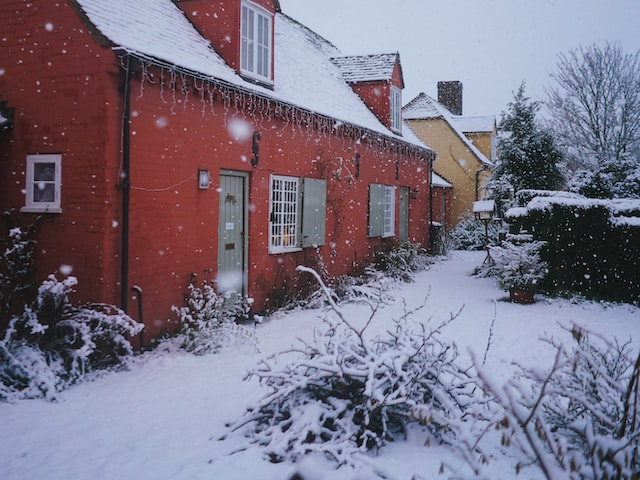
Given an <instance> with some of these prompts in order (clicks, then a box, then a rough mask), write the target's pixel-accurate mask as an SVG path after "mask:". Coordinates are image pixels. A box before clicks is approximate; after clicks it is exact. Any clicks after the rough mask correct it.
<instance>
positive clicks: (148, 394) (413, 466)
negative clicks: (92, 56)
mask: <svg viewBox="0 0 640 480" xmlns="http://www.w3.org/2000/svg"><path fill="white" fill-rule="evenodd" d="M483 255H484V253H483V252H453V253H452V254H451V255H450V258H449V259H447V260H443V261H438V262H437V263H436V264H434V265H433V266H432V267H431V268H430V269H429V270H428V271H425V272H421V273H420V274H418V275H417V277H416V281H415V282H414V283H410V284H402V285H399V286H397V287H396V288H395V289H394V290H393V291H392V292H391V294H392V296H393V298H394V302H393V303H392V304H390V305H387V306H385V307H384V308H383V309H382V310H381V311H380V313H379V314H378V315H377V317H376V323H375V324H373V325H372V329H374V330H375V329H383V328H385V324H388V320H389V319H390V318H397V317H398V316H399V315H400V314H401V312H402V311H403V308H405V307H404V306H403V305H404V303H406V307H407V308H411V306H415V305H418V304H421V303H422V302H423V301H424V299H425V298H426V297H427V296H428V299H427V303H426V307H425V308H424V309H423V310H422V311H421V312H420V313H419V314H418V315H421V316H422V317H424V318H428V317H432V322H440V321H443V320H445V319H447V318H449V316H450V314H451V313H455V312H457V311H458V310H459V309H460V308H462V311H461V313H460V315H459V316H458V318H457V319H456V320H455V321H454V322H453V323H451V324H449V325H448V326H447V327H446V328H445V329H444V330H443V336H444V339H447V340H451V341H455V343H456V344H457V345H458V348H459V350H460V352H461V356H462V360H463V361H465V362H469V355H468V351H469V350H472V351H474V352H475V353H476V356H477V357H479V358H480V359H481V358H482V357H483V355H484V352H485V348H486V344H487V338H488V336H489V329H490V325H491V323H492V320H493V319H494V318H495V322H494V327H493V337H492V342H491V348H490V350H489V354H488V358H487V363H486V367H487V369H488V371H489V372H491V373H492V374H493V375H494V377H495V378H496V379H506V378H508V377H510V376H511V373H512V372H513V367H512V362H513V361H518V362H520V363H521V364H523V365H528V366H536V367H539V368H545V367H549V366H550V364H551V362H552V349H551V347H550V346H549V345H547V344H545V343H544V342H541V341H540V340H539V338H540V337H541V336H542V335H553V336H554V337H555V338H558V339H560V338H568V334H567V332H565V331H563V330H562V329H561V328H560V327H559V323H562V324H565V325H570V324H571V323H574V322H575V323H578V324H580V325H584V326H587V327H588V328H589V329H591V330H594V331H596V332H600V333H602V334H604V335H606V336H607V337H609V338H612V337H613V336H616V337H617V338H618V339H619V340H621V341H626V340H628V339H632V341H633V346H634V348H636V349H637V348H638V346H639V344H640V309H638V308H635V307H631V306H629V305H613V304H598V303H593V302H584V301H571V300H562V299H545V298H542V297H539V298H538V302H537V303H536V304H534V305H516V304H511V303H508V302H506V301H504V299H505V297H506V293H505V292H503V291H501V290H499V289H498V288H497V287H496V286H495V284H494V282H493V280H491V279H479V278H475V277H471V276H470V275H469V273H470V272H471V271H472V270H473V268H474V267H475V266H477V265H479V264H480V263H482V260H483V258H484V257H483ZM344 310H345V311H346V312H347V315H348V318H350V319H356V318H363V319H364V318H366V317H367V316H368V311H367V309H366V308H365V307H363V306H361V305H349V306H345V307H344ZM321 315H322V313H321V312H320V311H318V310H304V311H295V312H283V313H279V314H277V315H274V316H273V317H271V318H270V319H268V320H267V321H265V323H264V324H263V325H260V326H258V331H257V333H258V337H259V339H260V352H259V353H258V352H255V351H254V350H252V349H251V348H250V347H248V346H247V347H245V346H239V347H234V348H229V349H227V350H225V351H223V352H222V353H219V354H216V355H206V356H200V357H196V356H193V355H190V354H187V353H184V352H182V351H179V350H178V351H176V350H175V349H170V348H165V349H160V350H159V351H156V352H152V353H149V354H146V355H144V356H142V357H139V358H138V359H137V361H136V364H135V365H134V367H133V368H132V369H131V370H130V371H127V372H121V373H116V374H108V375H105V376H103V377H102V378H99V379H97V380H95V381H94V382H91V383H85V384H82V385H78V386H76V387H74V388H71V389H70V390H68V391H66V392H63V394H62V401H61V402H59V403H48V402H46V401H42V400H28V401H20V402H18V403H16V404H6V403H2V404H0V431H1V435H0V478H2V479H5V480H10V479H21V480H22V479H35V478H47V479H49V480H55V479H61V480H62V479H64V480H68V479H93V480H98V479H105V480H106V479H114V478H118V479H129V478H136V479H141V480H144V479H154V480H160V479H172V480H173V479H225V480H233V479H249V478H250V479H252V480H261V479H265V480H272V479H273V480H275V479H288V478H289V477H290V476H291V475H292V474H293V473H294V472H296V471H300V472H302V473H303V475H304V476H305V479H308V480H315V479H365V478H371V470H370V469H364V470H362V471H358V472H354V471H351V470H346V469H342V470H339V471H335V470H334V467H333V465H332V464H331V463H329V462H328V461H325V460H323V459H320V458H308V459H305V460H303V461H302V462H301V463H300V464H299V465H291V464H272V463H269V462H268V461H267V460H265V459H264V458H263V456H262V452H261V451H260V449H259V448H258V447H251V448H249V449H248V450H244V451H240V452H236V453H233V452H235V451H236V450H240V449H242V447H243V444H244V439H243V438H240V437H238V436H231V437H230V438H229V439H228V440H226V441H224V442H221V441H218V438H219V437H220V436H221V435H223V434H225V433H227V429H226V428H225V422H228V421H232V420H237V419H238V418H239V417H240V416H241V415H242V413H243V412H244V411H245V409H246V407H247V406H248V405H250V404H251V403H252V402H255V401H256V400H257V399H258V398H260V396H261V393H262V392H261V389H260V387H259V386H258V385H257V383H256V382H253V381H243V377H244V375H245V373H246V372H247V370H249V369H250V368H252V367H253V366H255V365H256V363H257V361H258V359H259V358H261V357H262V356H264V355H268V354H270V353H274V352H278V351H281V350H284V349H286V348H287V347H289V346H290V345H292V344H294V343H295V342H296V338H305V337H306V338H309V336H310V335H311V333H312V331H313V329H314V327H316V326H318V325H319V324H320V317H321ZM231 453H233V454H231ZM442 461H444V462H446V463H448V464H450V465H452V466H454V467H456V466H457V465H458V463H459V462H456V460H455V459H453V458H452V457H451V456H450V454H449V453H448V452H446V451H445V450H444V449H443V448H441V447H437V446H436V447H433V446H432V447H429V448H427V447H425V446H424V445H423V442H422V440H421V436H420V432H419V431H415V432H412V434H411V435H409V438H408V439H407V440H406V441H404V442H398V443H396V444H393V445H390V446H388V447H385V448H384V449H383V450H382V452H381V454H380V455H379V456H378V457H375V458H373V459H372V460H371V465H372V468H375V469H377V470H379V471H382V472H384V473H386V474H387V475H388V476H389V477H390V478H398V479H410V478H412V477H413V476H414V475H416V477H415V478H447V476H449V475H448V474H450V473H451V472H450V471H448V474H445V475H442V476H440V475H438V470H439V468H440V465H441V462H442ZM460 468H461V472H462V473H464V472H465V470H464V467H460ZM486 473H487V474H488V475H489V476H490V477H491V478H512V477H513V476H514V473H513V470H511V465H510V464H509V461H508V459H503V460H497V461H495V462H493V463H492V464H490V465H489V467H488V469H487V472H486ZM536 473H537V472H535V471H533V470H531V471H526V472H524V473H521V474H520V477H521V478H540V477H537V476H536Z"/></svg>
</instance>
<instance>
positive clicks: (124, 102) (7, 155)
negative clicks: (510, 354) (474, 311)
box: [0, 0, 434, 338]
mask: <svg viewBox="0 0 640 480" xmlns="http://www.w3.org/2000/svg"><path fill="white" fill-rule="evenodd" d="M0 15H1V17H2V18H3V22H2V27H0V28H2V30H3V33H2V42H1V43H0V53H1V55H0V58H2V59H3V60H2V64H1V65H0V102H2V103H0V105H1V106H2V108H3V111H5V112H11V113H12V114H13V115H12V118H11V116H10V115H8V114H7V115H3V116H2V125H1V127H2V128H1V129H0V209H1V210H2V211H4V210H7V209H14V210H15V211H17V212H19V215H20V216H21V219H22V220H23V221H25V222H30V221H33V220H34V219H35V217H42V219H41V221H40V222H39V225H40V226H39V230H38V236H37V242H38V243H37V252H36V267H37V275H38V277H39V279H42V278H44V277H46V275H48V274H49V273H54V272H56V273H57V274H58V277H59V278H61V276H63V275H65V274H72V275H74V276H76V277H78V280H79V285H78V288H77V292H76V296H77V299H76V300H80V301H83V300H86V301H97V302H105V303H112V304H115V305H119V306H121V307H122V308H124V309H125V310H127V311H128V312H129V313H130V314H131V315H132V316H133V317H134V318H137V319H138V320H139V321H143V322H144V323H145V326H146V332H147V334H148V336H155V335H157V334H159V333H160V332H162V331H164V330H166V329H171V328H172V324H171V323H172V322H173V321H174V320H173V319H174V317H173V315H172V313H171V310H170V307H171V306H172V305H181V304H182V302H183V294H184V292H185V289H186V286H187V285H188V282H189V281H190V278H191V277H192V275H193V274H197V275H202V274H203V273H204V272H210V273H211V274H212V275H213V276H214V277H215V278H216V279H217V282H218V286H219V288H220V289H235V290H238V291H242V292H243V293H245V294H247V295H249V296H251V297H252V298H253V299H254V308H255V310H256V311H260V310H263V309H265V308H267V307H268V306H269V305H270V304H272V303H273V300H274V299H273V298H272V297H273V292H274V291H277V290H279V289H280V290H282V289H283V288H295V287H294V285H295V278H296V277H297V274H296V272H295V267H296V266H297V265H300V264H307V265H316V264H317V263H318V262H319V261H322V262H323V264H324V265H325V266H326V268H327V270H328V272H329V273H330V274H331V275H340V274H343V273H348V272H350V271H352V270H353V269H354V268H355V267H356V266H358V265H359V264H361V263H362V262H363V261H365V260H366V259H369V258H371V257H372V255H373V254H374V252H375V251H377V250H378V249H381V248H385V247H386V246H388V245H389V244H390V242H394V241H397V240H409V241H411V242H415V243H420V244H422V245H425V246H427V245H428V244H429V220H430V218H429V211H430V209H429V198H430V194H429V193H430V185H429V178H430V175H429V168H430V162H431V161H432V160H433V155H434V154H433V152H432V150H430V149H428V148H426V147H425V146H424V144H423V143H422V142H420V140H419V139H418V138H417V137H416V136H415V135H414V134H413V133H412V132H411V130H410V129H409V128H406V127H403V124H402V121H401V97H400V96H399V95H400V92H401V90H402V87H403V81H402V71H401V66H400V59H399V56H398V54H391V55H381V56H371V58H368V57H345V56H343V55H342V54H341V53H340V52H339V51H338V50H337V49H336V48H335V47H334V46H333V45H331V44H330V43H329V42H328V41H326V40H325V39H323V38H321V37H320V36H318V35H317V34H315V33H314V32H312V31H310V30H309V29H307V28H306V27H304V26H303V25H301V24H299V23H298V22H296V21H295V20H293V19H291V18H289V17H287V16H286V15H285V14H284V13H282V12H281V11H280V7H279V4H278V2H277V1H274V0H252V1H249V0H215V1H214V0H181V1H178V0H174V1H171V0H110V1H108V2H105V1H103V0H61V1H59V2H50V1H45V0H35V1H32V2H25V1H24V0H5V1H4V2H3V3H2V5H1V6H0ZM367 58H368V62H367ZM372 59H373V60H375V61H372ZM359 63H368V65H369V68H371V69H373V70H374V72H373V73H372V74H371V75H369V76H367V77H366V78H365V77H361V78H358V77H357V76H354V75H351V76H349V74H348V73H346V72H348V71H349V69H350V68H351V69H353V68H352V67H353V66H354V65H356V66H357V65H358V64H359ZM350 65H351V67H350ZM381 92H382V95H381ZM140 290H142V292H143V295H141V296H140V295H138V294H137V292H139V291H140ZM138 302H142V303H141V304H138ZM139 306H140V307H142V311H143V318H138V317H139V315H138V313H137V312H138V307H139ZM147 338H148V337H147Z"/></svg>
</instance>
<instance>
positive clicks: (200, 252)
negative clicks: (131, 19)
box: [130, 69, 428, 329]
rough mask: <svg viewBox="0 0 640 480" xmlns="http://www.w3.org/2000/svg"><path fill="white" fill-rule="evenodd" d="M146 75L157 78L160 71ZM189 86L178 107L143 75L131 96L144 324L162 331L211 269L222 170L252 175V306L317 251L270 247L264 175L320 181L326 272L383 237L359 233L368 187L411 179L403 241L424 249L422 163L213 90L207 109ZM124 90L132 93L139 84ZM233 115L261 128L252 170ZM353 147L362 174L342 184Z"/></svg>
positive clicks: (137, 269)
mask: <svg viewBox="0 0 640 480" xmlns="http://www.w3.org/2000/svg"><path fill="white" fill-rule="evenodd" d="M150 72H151V73H152V74H153V75H154V78H157V77H158V76H159V75H160V72H159V71H157V70H155V69H151V70H150ZM188 83H189V87H188V91H189V96H188V97H185V96H183V95H182V94H178V95H177V96H176V97H175V103H174V97H173V94H172V93H171V92H168V91H162V92H161V91H160V90H159V89H158V88H157V84H158V82H156V84H155V86H154V85H151V84H149V83H146V84H145V85H144V86H143V89H142V90H143V91H144V95H143V96H142V97H140V98H137V97H136V96H134V99H133V104H132V111H133V113H134V116H133V118H132V133H133V135H132V150H131V181H132V193H131V212H132V217H131V225H132V227H131V229H132V230H131V241H130V243H131V252H130V258H131V274H130V281H131V283H132V284H134V283H135V284H138V285H140V286H141V287H142V288H143V290H144V292H145V295H144V298H145V305H144V309H145V317H146V323H147V324H148V325H150V324H153V327H152V328H158V329H162V328H169V327H170V324H168V323H167V322H166V320H167V319H169V318H172V317H173V316H172V315H171V314H170V313H169V312H168V307H167V306H168V305H173V304H177V305H179V304H181V302H182V295H183V292H184V291H185V290H186V286H187V284H188V281H189V278H190V276H191V274H192V273H197V274H199V276H201V277H202V274H203V272H204V271H205V270H207V269H210V270H212V271H213V272H214V273H215V271H216V268H217V248H218V245H217V242H218V238H217V232H218V204H219V198H218V192H217V190H216V187H217V184H218V179H219V173H220V169H227V170H239V171H245V172H249V185H250V198H249V202H250V205H251V208H250V213H249V232H248V234H249V251H248V255H249V282H248V283H249V294H250V295H251V296H252V297H253V298H254V300H255V304H254V305H255V309H256V310H258V311H260V310H262V309H263V308H264V307H265V306H266V305H267V304H268V303H269V296H270V294H271V291H272V290H273V289H274V287H275V288H279V287H281V286H282V282H284V281H287V282H289V283H288V285H289V286H292V285H293V284H295V283H296V281H297V280H296V279H297V277H298V274H297V273H296V272H295V267H296V266H297V265H300V264H308V265H313V264H314V263H315V262H316V261H317V258H318V255H317V254H316V251H315V250H314V249H304V250H303V251H300V252H295V253H287V254H277V255H274V254H269V253H268V222H269V181H270V175H271V174H272V173H273V174H279V175H292V176H298V177H313V178H325V179H327V180H328V188H327V190H328V199H327V204H328V207H327V208H328V211H327V225H326V231H327V245H325V246H322V247H320V248H319V251H318V254H319V255H320V256H321V258H322V260H323V262H324V263H325V265H326V267H327V269H328V271H329V273H330V274H332V275H340V274H344V273H348V272H351V271H353V269H354V268H355V267H356V266H358V264H360V263H361V262H362V261H363V260H364V259H365V258H366V257H370V256H371V255H372V254H373V253H374V251H375V250H376V249H378V248H381V246H382V244H383V242H384V241H383V240H382V239H379V238H376V239H369V238H367V215H368V186H369V184H371V183H383V184H387V185H396V186H408V187H410V189H414V188H415V187H419V191H420V194H419V198H418V199H416V200H413V199H412V200H411V213H410V230H409V232H410V240H411V241H414V242H419V243H423V244H424V245H428V233H427V232H428V228H427V225H428V169H427V166H426V162H423V161H422V160H418V159H415V158H413V159H411V158H409V157H407V156H404V155H402V156H401V155H400V154H395V153H393V152H391V151H387V150H385V149H382V148H376V147H373V146H368V145H366V144H360V145H358V144H356V142H354V141H353V140H352V139H350V138H348V135H347V134H339V135H337V136H336V135H333V134H332V135H328V134H327V135H318V133H317V132H312V131H308V130H307V128H306V127H305V126H303V125H297V124H292V123H286V122H283V121H282V120H280V119H278V118H276V117H275V116H273V117H272V118H271V119H269V118H267V117H262V116H261V115H258V116H257V117H256V118H251V117H249V116H246V117H245V116H244V115H243V114H242V113H236V111H235V109H234V108H233V107H231V108H229V107H227V108H225V106H224V105H223V104H222V103H221V98H220V96H219V95H216V100H215V102H214V103H213V105H212V104H210V103H209V102H208V101H203V100H202V99H201V98H200V96H199V95H198V94H194V88H193V84H192V82H191V81H189V82H188ZM133 90H134V91H139V90H140V87H139V85H137V84H136V85H134V86H133ZM195 92H197V90H195ZM163 98H164V99H165V100H166V103H165V102H164V101H163ZM185 99H186V102H185ZM212 109H213V112H214V113H212ZM203 112H204V113H203ZM236 117H237V118H239V119H241V121H242V122H246V123H247V131H249V132H253V131H259V132H260V133H261V140H260V163H259V165H258V167H257V168H253V167H252V166H251V165H250V159H251V156H252V152H251V146H252V145H251V137H250V136H247V138H245V139H243V140H238V139H236V138H234V136H233V135H232V134H231V133H230V132H231V130H230V128H229V125H231V124H232V120H233V119H234V118H236ZM357 153H360V165H361V166H360V176H359V178H357V179H356V178H352V179H351V180H349V179H348V178H347V177H348V173H347V171H349V172H350V173H351V175H352V176H353V177H355V158H356V154H357ZM396 160H398V161H399V164H398V180H397V181H396V179H395V178H396ZM198 168H207V169H208V170H209V171H210V173H211V179H212V182H213V187H212V188H211V189H209V190H198V189H197V183H196V178H195V174H196V172H197V170H198ZM338 170H341V171H342V175H341V177H340V179H338V177H337V175H336V172H338ZM169 187H171V188H169ZM396 204H397V203H396ZM338 218H339V220H338ZM396 218H398V215H396ZM397 230H398V227H396V231H397ZM387 241H389V240H387ZM287 279H288V280H287Z"/></svg>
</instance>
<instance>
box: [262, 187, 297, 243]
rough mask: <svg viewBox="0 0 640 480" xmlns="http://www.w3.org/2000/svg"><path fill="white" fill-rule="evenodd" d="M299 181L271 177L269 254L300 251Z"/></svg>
mask: <svg viewBox="0 0 640 480" xmlns="http://www.w3.org/2000/svg"><path fill="white" fill-rule="evenodd" d="M300 214H301V202H300V179H299V178H298V177H289V176H284V175H271V181H270V188H269V253H286V252H296V251H299V250H302V248H301V246H300V245H301V243H300V235H301V233H300Z"/></svg>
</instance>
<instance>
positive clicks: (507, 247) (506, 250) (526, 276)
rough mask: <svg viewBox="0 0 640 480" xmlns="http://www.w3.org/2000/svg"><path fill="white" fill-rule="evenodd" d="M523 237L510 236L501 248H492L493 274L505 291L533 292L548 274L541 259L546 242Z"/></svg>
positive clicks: (545, 265)
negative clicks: (541, 251)
mask: <svg viewBox="0 0 640 480" xmlns="http://www.w3.org/2000/svg"><path fill="white" fill-rule="evenodd" d="M522 237H523V235H510V236H508V237H507V240H506V241H504V242H502V244H501V245H500V246H493V247H490V250H489V251H490V252H491V258H492V259H493V267H492V273H493V274H494V275H495V276H496V277H497V279H498V283H499V284H500V287H501V288H503V289H504V290H510V289H518V290H532V289H534V288H535V287H536V286H537V284H538V282H539V281H540V280H542V279H543V278H544V276H545V275H546V273H547V264H546V263H545V262H543V261H542V260H541V259H540V249H541V248H542V247H543V246H544V245H545V243H546V242H542V241H533V240H532V239H531V238H527V239H523V238H522ZM523 240H524V241H523Z"/></svg>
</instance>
